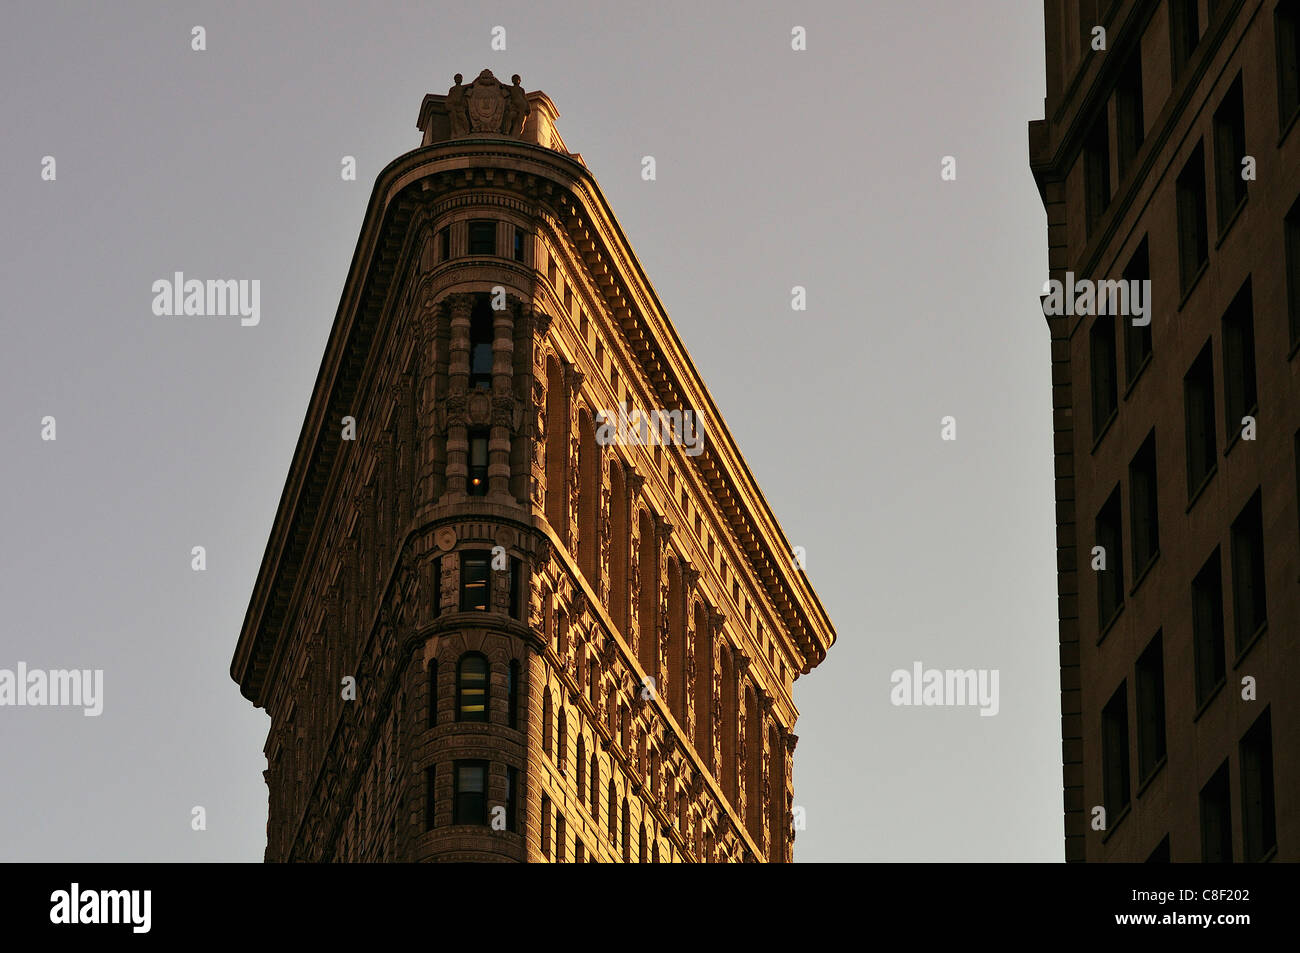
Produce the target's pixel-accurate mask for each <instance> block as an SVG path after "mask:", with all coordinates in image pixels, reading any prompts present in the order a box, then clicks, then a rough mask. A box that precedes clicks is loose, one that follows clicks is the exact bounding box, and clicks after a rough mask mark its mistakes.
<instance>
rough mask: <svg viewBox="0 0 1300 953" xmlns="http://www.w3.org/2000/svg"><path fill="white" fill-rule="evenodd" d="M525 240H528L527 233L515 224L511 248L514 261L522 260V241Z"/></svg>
mask: <svg viewBox="0 0 1300 953" xmlns="http://www.w3.org/2000/svg"><path fill="white" fill-rule="evenodd" d="M527 240H528V233H527V232H525V231H524V230H523V229H522V228H519V227H518V226H515V244H514V250H513V257H514V260H515V261H518V262H522V261H523V260H524V243H525V242H526V241H527Z"/></svg>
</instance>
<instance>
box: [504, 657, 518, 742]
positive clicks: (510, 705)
mask: <svg viewBox="0 0 1300 953" xmlns="http://www.w3.org/2000/svg"><path fill="white" fill-rule="evenodd" d="M506 724H507V725H508V726H509V727H511V728H518V727H519V660H518V659H511V660H510V665H509V666H508V667H507V668H506Z"/></svg>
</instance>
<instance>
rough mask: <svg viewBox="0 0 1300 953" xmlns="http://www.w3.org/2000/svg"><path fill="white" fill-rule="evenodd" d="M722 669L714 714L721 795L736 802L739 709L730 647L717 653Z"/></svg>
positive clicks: (723, 648)
mask: <svg viewBox="0 0 1300 953" xmlns="http://www.w3.org/2000/svg"><path fill="white" fill-rule="evenodd" d="M718 655H719V660H720V663H721V664H720V667H721V669H722V707H721V710H720V711H717V712H714V717H715V718H716V719H717V721H718V734H719V735H720V736H721V738H722V793H723V794H725V795H726V796H727V799H728V800H730V801H731V802H733V803H735V800H736V723H737V717H736V715H737V713H738V712H739V707H738V706H737V702H736V674H735V671H736V670H735V667H734V665H733V663H732V660H731V647H730V646H728V645H723V646H722V649H721V651H720V652H719V653H718Z"/></svg>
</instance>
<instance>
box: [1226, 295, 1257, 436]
mask: <svg viewBox="0 0 1300 953" xmlns="http://www.w3.org/2000/svg"><path fill="white" fill-rule="evenodd" d="M1223 407H1224V412H1225V418H1226V419H1225V426H1226V427H1227V428H1228V433H1229V434H1230V435H1232V434H1235V433H1240V432H1241V429H1242V427H1243V426H1244V422H1243V421H1242V418H1243V417H1245V416H1246V415H1247V414H1250V415H1252V416H1253V415H1255V414H1257V413H1258V412H1259V393H1258V390H1257V388H1256V377H1255V315H1254V304H1253V302H1252V299H1251V293H1250V279H1249V278H1247V279H1246V283H1245V284H1244V285H1242V287H1241V290H1240V291H1238V292H1237V296H1236V297H1235V298H1233V299H1232V304H1230V305H1229V306H1228V310H1227V312H1226V313H1225V314H1224V315H1223ZM1234 439H1235V438H1234Z"/></svg>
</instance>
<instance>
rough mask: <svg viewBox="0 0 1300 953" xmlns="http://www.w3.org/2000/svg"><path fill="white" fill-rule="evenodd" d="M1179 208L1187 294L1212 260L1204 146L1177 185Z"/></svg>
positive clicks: (1181, 272) (1190, 159) (1182, 280)
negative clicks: (1207, 219) (1206, 197)
mask: <svg viewBox="0 0 1300 953" xmlns="http://www.w3.org/2000/svg"><path fill="white" fill-rule="evenodd" d="M1174 192H1175V199H1176V204H1177V207H1178V275H1179V283H1180V287H1181V288H1182V291H1183V293H1184V294H1186V293H1187V291H1189V290H1190V289H1191V287H1192V283H1193V282H1194V281H1195V280H1196V279H1197V278H1198V277H1199V276H1200V273H1201V269H1202V268H1203V267H1204V266H1205V263H1206V262H1207V261H1208V260H1209V258H1210V233H1209V225H1208V223H1207V221H1206V217H1207V214H1208V213H1207V212H1206V209H1205V205H1206V200H1205V147H1204V145H1203V144H1202V143H1197V145H1196V148H1195V149H1193V150H1192V154H1191V156H1190V157H1188V159H1187V164H1186V165H1185V166H1183V171H1182V172H1180V173H1179V175H1178V180H1177V182H1176V183H1175V188H1174Z"/></svg>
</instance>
